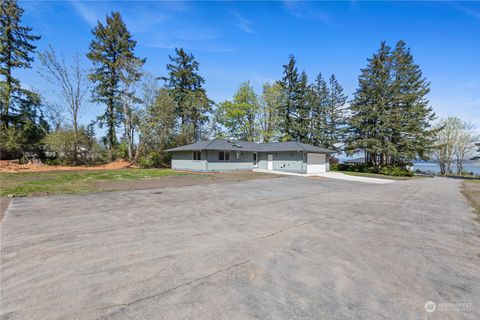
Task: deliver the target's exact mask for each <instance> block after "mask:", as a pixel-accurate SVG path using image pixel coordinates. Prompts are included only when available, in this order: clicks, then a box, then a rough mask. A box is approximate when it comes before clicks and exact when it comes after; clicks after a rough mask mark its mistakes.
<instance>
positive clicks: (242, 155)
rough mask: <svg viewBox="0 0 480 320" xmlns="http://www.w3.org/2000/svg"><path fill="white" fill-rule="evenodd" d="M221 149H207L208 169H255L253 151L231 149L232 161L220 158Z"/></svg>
mask: <svg viewBox="0 0 480 320" xmlns="http://www.w3.org/2000/svg"><path fill="white" fill-rule="evenodd" d="M218 151H219V150H207V151H205V152H206V154H207V160H208V163H207V171H238V170H252V169H253V152H246V151H238V156H239V157H238V158H237V151H230V161H220V160H218Z"/></svg>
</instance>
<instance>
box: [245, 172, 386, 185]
mask: <svg viewBox="0 0 480 320" xmlns="http://www.w3.org/2000/svg"><path fill="white" fill-rule="evenodd" d="M254 171H256V172H262V173H272V174H283V175H286V176H298V177H324V178H330V179H338V180H346V181H355V182H365V183H377V184H385V183H392V182H395V180H390V179H378V178H369V177H360V176H350V175H348V174H344V173H341V172H333V171H329V172H323V173H306V174H305V173H294V172H284V171H275V170H265V169H255V170H254Z"/></svg>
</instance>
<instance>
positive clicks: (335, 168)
mask: <svg viewBox="0 0 480 320" xmlns="http://www.w3.org/2000/svg"><path fill="white" fill-rule="evenodd" d="M339 167H340V163H330V171H339V170H340V169H339Z"/></svg>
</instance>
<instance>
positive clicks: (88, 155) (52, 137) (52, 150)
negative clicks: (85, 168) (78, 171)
mask: <svg viewBox="0 0 480 320" xmlns="http://www.w3.org/2000/svg"><path fill="white" fill-rule="evenodd" d="M42 143H43V144H44V149H45V150H44V153H45V155H46V162H47V163H49V164H62V165H68V164H95V163H99V162H103V161H102V157H101V154H102V150H101V147H100V146H99V145H98V143H97V140H96V139H95V138H94V137H93V136H91V135H90V134H89V133H88V132H87V131H86V130H84V129H83V128H80V129H79V131H78V135H77V147H76V148H75V135H74V132H73V130H58V131H54V132H50V133H48V134H47V135H46V136H45V138H43V140H42Z"/></svg>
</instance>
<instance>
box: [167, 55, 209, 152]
mask: <svg viewBox="0 0 480 320" xmlns="http://www.w3.org/2000/svg"><path fill="white" fill-rule="evenodd" d="M175 54H176V55H175V56H169V59H170V61H171V62H170V63H168V64H167V71H168V77H163V79H164V80H165V81H166V85H167V88H169V89H171V90H172V91H173V93H174V98H175V101H176V103H177V110H176V113H177V116H178V117H179V119H180V122H181V136H180V141H179V143H192V142H194V141H195V140H197V139H199V138H200V133H201V126H202V125H203V124H204V123H205V122H206V121H207V120H208V117H207V114H208V112H210V111H211V105H212V102H211V101H210V99H208V97H207V94H206V92H205V89H204V88H203V84H204V83H205V79H203V78H202V77H201V76H200V75H199V74H198V67H199V63H198V61H196V60H195V57H194V56H193V55H192V54H188V53H186V52H185V50H183V49H182V48H176V49H175Z"/></svg>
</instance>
